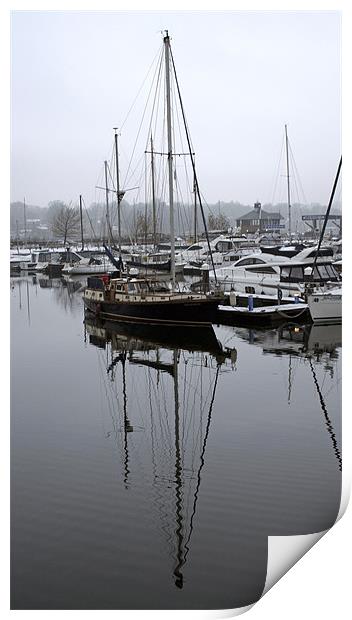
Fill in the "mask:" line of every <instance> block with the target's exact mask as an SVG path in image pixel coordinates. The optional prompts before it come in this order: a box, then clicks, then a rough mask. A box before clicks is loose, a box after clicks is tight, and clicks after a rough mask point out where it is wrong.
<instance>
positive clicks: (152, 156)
mask: <svg viewBox="0 0 352 620" xmlns="http://www.w3.org/2000/svg"><path fill="white" fill-rule="evenodd" d="M150 153H151V171H152V205H153V244H154V250H155V249H156V203H155V175H154V151H153V136H152V135H151V134H150Z"/></svg>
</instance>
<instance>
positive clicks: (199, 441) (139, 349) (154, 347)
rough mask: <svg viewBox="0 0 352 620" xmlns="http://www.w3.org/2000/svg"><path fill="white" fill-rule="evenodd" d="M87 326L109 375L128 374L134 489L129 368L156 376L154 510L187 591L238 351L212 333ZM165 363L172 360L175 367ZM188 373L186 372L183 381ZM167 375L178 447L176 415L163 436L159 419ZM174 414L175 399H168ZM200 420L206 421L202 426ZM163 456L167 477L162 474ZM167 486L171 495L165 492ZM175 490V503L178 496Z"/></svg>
mask: <svg viewBox="0 0 352 620" xmlns="http://www.w3.org/2000/svg"><path fill="white" fill-rule="evenodd" d="M84 323H85V330H86V335H87V336H88V338H89V343H90V344H92V345H93V346H96V347H98V348H99V349H102V350H103V349H106V350H108V349H109V353H108V355H107V357H110V359H111V361H110V363H109V364H108V366H107V373H108V374H110V375H113V373H114V370H115V368H116V366H117V365H118V364H121V367H122V395H123V418H122V426H121V428H120V433H121V434H122V436H123V444H122V447H123V453H124V458H123V463H124V467H123V469H124V474H123V482H124V486H125V488H126V489H127V488H129V485H130V484H131V479H130V476H131V460H130V455H129V445H128V434H129V433H132V432H133V430H134V428H133V426H132V424H131V422H130V420H129V417H128V412H127V404H128V398H127V382H126V371H127V369H126V366H127V364H128V365H129V366H130V369H131V371H132V367H139V368H144V369H145V370H146V372H147V373H148V397H149V405H150V439H151V442H150V448H151V459H152V472H153V489H154V492H155V496H154V498H153V503H154V505H155V507H157V509H158V512H159V514H160V518H161V521H162V531H163V532H164V533H165V534H166V536H167V542H168V545H169V547H170V555H171V556H172V557H173V560H174V568H173V572H172V574H173V578H174V584H175V586H176V587H177V588H178V589H182V588H183V587H184V574H183V568H184V565H185V563H186V559H187V555H188V553H189V551H190V542H191V536H192V532H193V529H194V519H195V514H196V507H197V500H198V497H199V493H200V488H201V478H202V470H203V468H204V466H205V456H206V446H207V441H208V438H209V433H210V427H211V417H212V411H213V405H214V401H215V396H216V390H217V386H218V380H219V375H220V373H221V372H222V371H231V370H233V369H234V368H235V364H236V361H237V351H236V349H235V348H224V347H222V345H221V344H220V342H219V341H218V339H217V338H216V335H215V332H214V330H213V328H212V327H211V326H206V327H204V326H202V327H199V328H196V329H194V328H192V329H188V328H187V327H186V328H185V327H184V326H183V327H182V329H180V328H172V327H170V328H168V329H167V330H163V331H162V332H160V330H158V329H155V328H154V327H150V326H134V325H130V324H122V323H120V324H119V323H115V322H109V321H104V322H102V321H97V320H96V319H95V317H93V316H92V315H91V314H88V313H86V315H85V322H84ZM165 357H169V358H170V361H167V360H166V359H165ZM204 369H207V371H208V373H209V372H210V373H213V376H212V378H211V379H210V378H209V382H204V378H201V377H202V372H203V370H204ZM180 370H181V371H183V377H182V372H181V374H180ZM195 370H197V372H198V377H197V379H195V377H194V376H193V375H194V371H195ZM153 371H155V372H156V377H157V389H156V390H155V394H154V396H155V402H152V390H151V383H152V380H151V376H150V373H152V372H153ZM132 372H133V371H132ZM162 375H165V376H166V377H170V378H171V380H172V383H173V388H172V400H173V418H174V422H173V436H174V437H173V442H171V441H170V439H171V438H170V437H169V436H168V435H169V433H172V426H171V424H169V420H168V417H167V415H168V413H169V411H167V412H166V415H165V416H164V417H161V419H160V430H159V437H158V430H157V426H156V419H155V414H158V413H159V415H160V411H158V410H160V402H159V401H160V400H161V399H162V394H163V390H164V389H165V388H164V386H162V385H161V384H160V381H161V376H162ZM208 376H209V377H210V375H208ZM182 379H183V388H182V389H181V382H182ZM203 387H205V389H206V390H207V394H206V396H204V394H203V393H202V391H203ZM158 392H159V394H160V396H159V394H158ZM171 402H172V401H171ZM169 408H170V400H167V409H169ZM204 411H206V413H207V417H206V424H205V425H204V424H203V419H202V418H203V413H204ZM170 413H171V412H170ZM195 414H197V415H198V418H197V420H195ZM196 422H197V424H198V425H197V426H196ZM196 452H197V453H196ZM158 453H159V457H160V468H161V474H160V473H158ZM167 471H170V474H167ZM165 483H166V484H165ZM160 486H162V487H163V488H162V489H160ZM172 489H174V492H173V498H172V496H170V491H172ZM167 493H168V496H167ZM167 509H168V510H167ZM172 513H173V517H172ZM170 517H171V519H170ZM172 521H173V523H174V525H172Z"/></svg>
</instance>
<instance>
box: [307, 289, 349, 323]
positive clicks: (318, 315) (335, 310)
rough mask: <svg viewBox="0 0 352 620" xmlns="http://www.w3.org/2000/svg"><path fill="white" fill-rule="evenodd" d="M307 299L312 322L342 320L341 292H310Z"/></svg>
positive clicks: (338, 321)
mask: <svg viewBox="0 0 352 620" xmlns="http://www.w3.org/2000/svg"><path fill="white" fill-rule="evenodd" d="M307 301H308V306H309V311H310V315H311V317H312V320H313V322H314V323H340V322H341V321H342V295H341V293H321V294H319V293H317V294H314V293H312V294H311V295H309V296H308V299H307Z"/></svg>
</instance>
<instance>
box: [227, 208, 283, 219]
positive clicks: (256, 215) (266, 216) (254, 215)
mask: <svg viewBox="0 0 352 620" xmlns="http://www.w3.org/2000/svg"><path fill="white" fill-rule="evenodd" d="M258 219H261V220H282V219H283V215H281V213H269V212H268V211H264V209H262V210H261V211H260V214H259V213H258V210H257V209H252V211H249V213H246V214H245V215H241V217H238V218H237V220H238V221H240V220H258Z"/></svg>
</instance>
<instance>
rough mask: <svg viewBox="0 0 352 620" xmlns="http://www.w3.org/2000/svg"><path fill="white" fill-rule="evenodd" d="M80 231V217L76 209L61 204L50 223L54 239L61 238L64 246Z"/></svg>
mask: <svg viewBox="0 0 352 620" xmlns="http://www.w3.org/2000/svg"><path fill="white" fill-rule="evenodd" d="M79 229H80V216H79V211H78V209H77V208H76V207H70V206H68V205H65V204H62V205H61V206H59V208H58V209H57V211H56V213H55V215H54V216H53V219H52V223H51V231H52V233H53V235H54V237H57V238H59V239H60V238H62V239H63V243H64V245H65V244H66V243H67V241H68V240H69V238H71V239H72V238H74V237H77V235H78V233H79Z"/></svg>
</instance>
